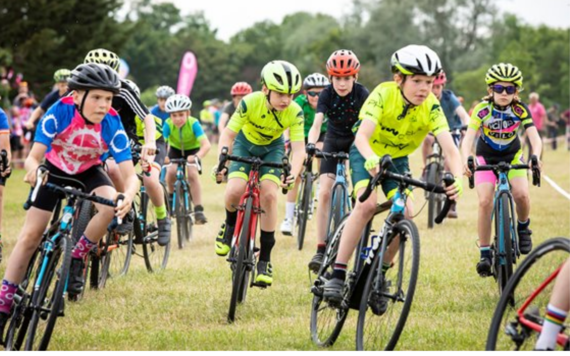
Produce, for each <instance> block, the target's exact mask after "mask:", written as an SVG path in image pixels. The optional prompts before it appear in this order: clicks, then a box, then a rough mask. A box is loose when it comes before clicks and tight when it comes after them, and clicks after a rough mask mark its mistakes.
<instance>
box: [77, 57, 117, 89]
mask: <svg viewBox="0 0 570 356" xmlns="http://www.w3.org/2000/svg"><path fill="white" fill-rule="evenodd" d="M68 86H69V89H70V90H93V89H99V90H105V91H110V92H112V93H113V94H119V91H120V89H121V81H120V80H119V76H118V75H117V73H116V72H115V71H114V70H113V69H112V68H111V67H109V66H107V65H104V64H98V63H87V64H80V65H78V66H77V67H76V68H75V69H74V70H73V71H72V72H71V77H70V78H69V80H68Z"/></svg>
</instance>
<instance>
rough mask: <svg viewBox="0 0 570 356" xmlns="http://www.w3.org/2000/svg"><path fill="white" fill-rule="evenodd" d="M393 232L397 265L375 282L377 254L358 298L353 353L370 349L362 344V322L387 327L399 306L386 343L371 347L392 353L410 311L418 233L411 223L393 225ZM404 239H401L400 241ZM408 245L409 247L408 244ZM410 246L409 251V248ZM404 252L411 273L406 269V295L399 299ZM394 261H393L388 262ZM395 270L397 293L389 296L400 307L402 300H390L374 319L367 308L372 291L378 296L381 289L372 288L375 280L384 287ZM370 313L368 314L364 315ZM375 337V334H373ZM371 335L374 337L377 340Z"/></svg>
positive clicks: (400, 295)
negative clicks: (396, 241)
mask: <svg viewBox="0 0 570 356" xmlns="http://www.w3.org/2000/svg"><path fill="white" fill-rule="evenodd" d="M393 231H394V234H399V236H400V238H399V239H400V241H399V249H398V254H397V255H396V256H395V257H394V258H397V259H398V263H397V266H396V264H394V266H393V267H392V268H390V269H389V270H388V271H387V272H386V276H385V277H383V278H378V274H379V273H382V272H381V265H380V256H381V255H382V254H380V253H379V254H377V255H376V256H375V258H374V260H373V262H372V268H371V270H370V273H369V274H368V278H367V280H366V284H365V286H364V293H363V294H362V299H361V301H360V309H359V312H358V323H357V326H356V349H357V350H359V351H360V350H369V349H371V347H370V346H368V343H366V344H365V341H366V340H365V322H366V318H367V317H368V318H369V319H370V318H375V319H378V320H379V321H380V322H381V323H383V324H384V323H386V324H387V323H389V321H390V319H391V318H390V316H391V315H393V314H394V309H395V308H396V307H398V308H399V305H401V311H400V313H399V315H395V317H396V318H397V321H396V324H395V327H394V331H393V332H392V333H391V335H390V336H389V339H388V340H387V342H386V343H385V345H384V343H382V345H381V347H373V348H372V349H375V350H378V349H382V350H394V348H395V347H396V345H397V343H398V340H399V338H400V335H401V334H402V331H403V329H404V326H405V324H406V320H407V318H408V315H409V313H410V309H411V307H412V302H413V299H414V293H415V291H416V283H417V279H418V272H419V267H420V235H419V232H418V228H417V226H416V225H415V224H414V222H413V221H411V220H407V219H404V220H401V221H399V222H398V223H396V224H395V225H394V227H393ZM402 236H404V237H402ZM408 241H409V243H408ZM410 244H411V247H410V246H409V245H410ZM407 247H409V249H408V250H407V249H406V248H407ZM406 251H411V253H412V256H411V257H412V260H411V269H410V276H409V284H408V287H407V291H406V292H405V293H404V294H403V297H402V293H403V292H404V291H403V290H402V284H403V283H404V281H403V280H404V278H405V276H402V273H403V268H404V266H403V264H404V263H405V262H404V260H403V258H401V257H402V256H405V253H406ZM392 261H394V259H393V260H392ZM396 267H397V269H398V271H397V272H396V276H395V277H396V283H395V285H396V286H398V287H397V289H398V290H397V291H396V293H394V294H393V296H394V297H395V298H396V299H403V303H401V301H402V300H394V299H392V300H391V301H388V305H387V310H386V311H385V312H384V313H383V314H382V315H381V317H376V315H374V312H373V311H372V310H371V308H370V307H369V304H370V300H369V298H370V296H372V295H373V294H371V293H374V291H376V292H375V293H381V292H380V291H379V290H378V289H379V288H381V286H375V285H374V283H376V282H377V281H379V280H382V283H386V282H385V281H383V279H388V280H389V279H390V278H392V273H391V272H394V268H396ZM392 289H393V288H391V290H390V292H392ZM396 303H398V305H396ZM367 312H370V313H367ZM377 334H379V333H377ZM377 334H376V335H374V336H377ZM374 346H376V345H374Z"/></svg>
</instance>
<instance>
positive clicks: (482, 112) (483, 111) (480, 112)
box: [477, 108, 489, 119]
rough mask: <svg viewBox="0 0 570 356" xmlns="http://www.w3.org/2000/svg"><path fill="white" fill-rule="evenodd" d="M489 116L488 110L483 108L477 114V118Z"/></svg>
mask: <svg viewBox="0 0 570 356" xmlns="http://www.w3.org/2000/svg"><path fill="white" fill-rule="evenodd" d="M487 115H489V108H483V109H481V110H479V112H478V113H477V117H478V118H480V119H483V118H485V117H487Z"/></svg>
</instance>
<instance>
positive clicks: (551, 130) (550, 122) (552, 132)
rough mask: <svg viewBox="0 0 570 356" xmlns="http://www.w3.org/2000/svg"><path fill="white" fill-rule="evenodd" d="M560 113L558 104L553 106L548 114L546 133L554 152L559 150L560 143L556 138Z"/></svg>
mask: <svg viewBox="0 0 570 356" xmlns="http://www.w3.org/2000/svg"><path fill="white" fill-rule="evenodd" d="M559 116H560V113H559V112H558V104H552V106H551V107H550V108H549V109H548V111H547V112H546V117H547V120H546V125H545V126H546V132H547V134H548V140H549V141H550V142H551V144H552V150H553V151H556V149H557V148H558V143H557V142H556V141H557V140H556V138H557V136H558V121H559Z"/></svg>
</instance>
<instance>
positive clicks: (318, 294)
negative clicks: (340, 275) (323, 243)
mask: <svg viewBox="0 0 570 356" xmlns="http://www.w3.org/2000/svg"><path fill="white" fill-rule="evenodd" d="M347 221H348V215H347V216H345V217H344V218H343V219H342V220H341V221H340V222H339V226H338V229H337V230H336V231H335V233H334V234H333V236H332V237H331V239H330V242H329V244H328V246H327V249H326V251H325V257H324V258H323V264H322V266H321V268H320V270H319V272H318V274H317V278H316V280H315V285H314V286H313V289H312V291H313V294H314V296H313V301H312V303H311V339H312V340H313V342H314V343H315V344H316V345H317V346H319V347H330V346H332V345H334V343H335V342H336V340H337V338H338V336H339V335H340V333H341V331H342V328H343V326H344V322H345V321H346V317H347V316H348V311H349V309H348V308H347V309H343V308H338V307H335V306H332V305H330V304H329V303H327V301H325V300H324V298H323V297H322V290H319V289H320V288H321V287H322V285H323V284H324V283H325V282H326V280H327V276H329V275H330V274H331V273H332V270H333V264H334V261H335V260H336V255H337V252H338V246H339V242H340V236H341V235H342V231H343V229H344V226H345V224H346V222H347ZM333 318H334V319H333ZM327 319H331V320H333V321H331V322H329V321H327ZM332 322H334V326H333V327H332V328H329V327H328V326H329V325H331V323H332ZM319 326H324V328H322V327H319ZM323 329H326V330H324V331H323Z"/></svg>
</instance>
